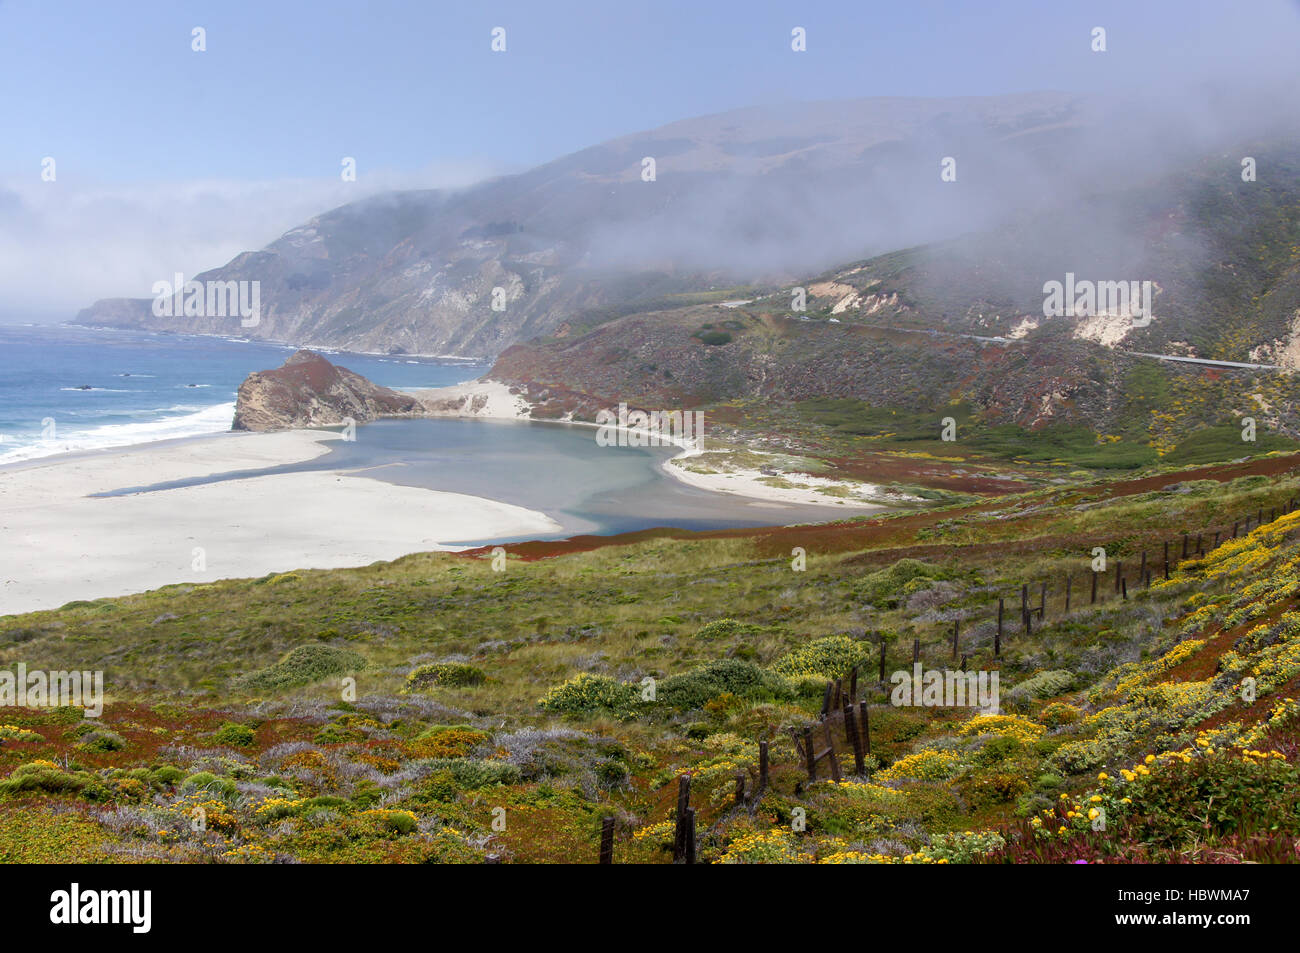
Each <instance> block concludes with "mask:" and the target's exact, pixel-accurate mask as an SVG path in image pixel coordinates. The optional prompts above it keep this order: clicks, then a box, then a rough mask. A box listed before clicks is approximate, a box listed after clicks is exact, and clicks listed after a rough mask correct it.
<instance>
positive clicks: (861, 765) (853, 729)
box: [844, 704, 867, 774]
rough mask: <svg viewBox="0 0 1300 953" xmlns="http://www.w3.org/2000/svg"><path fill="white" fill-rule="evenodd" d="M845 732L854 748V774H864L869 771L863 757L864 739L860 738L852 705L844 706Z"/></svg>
mask: <svg viewBox="0 0 1300 953" xmlns="http://www.w3.org/2000/svg"><path fill="white" fill-rule="evenodd" d="M844 731H845V733H846V734H847V735H848V736H849V744H850V745H852V746H853V773H854V774H862V773H864V772H865V771H866V770H867V764H866V761H865V760H864V759H863V757H862V739H861V738H860V737H858V724H857V719H855V718H854V717H853V706H852V705H851V704H849V705H845V706H844Z"/></svg>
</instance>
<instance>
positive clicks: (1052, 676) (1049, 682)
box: [1011, 669, 1074, 698]
mask: <svg viewBox="0 0 1300 953" xmlns="http://www.w3.org/2000/svg"><path fill="white" fill-rule="evenodd" d="M1073 687H1074V673H1073V672H1068V671H1065V670H1064V669H1058V670H1056V671H1051V672H1039V673H1037V674H1036V675H1031V676H1030V677H1029V678H1027V679H1025V680H1024V681H1023V682H1020V683H1018V684H1017V685H1016V686H1015V687H1014V688H1012V689H1011V694H1012V695H1013V696H1017V697H1021V698H1054V697H1055V696H1057V695H1060V694H1063V693H1065V692H1068V691H1069V690H1070V689H1071V688H1073Z"/></svg>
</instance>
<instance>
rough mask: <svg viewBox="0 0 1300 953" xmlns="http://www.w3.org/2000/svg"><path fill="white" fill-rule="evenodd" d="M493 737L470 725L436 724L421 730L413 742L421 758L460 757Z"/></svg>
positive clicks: (413, 748) (414, 749)
mask: <svg viewBox="0 0 1300 953" xmlns="http://www.w3.org/2000/svg"><path fill="white" fill-rule="evenodd" d="M489 737H491V736H490V735H489V734H488V733H487V732H486V731H479V730H478V729H477V728H474V727H471V726H470V725H434V726H433V727H432V728H428V729H426V730H425V731H422V732H420V734H418V735H417V736H416V737H415V740H414V741H413V742H411V744H410V748H411V750H412V752H413V753H414V754H415V755H416V757H419V758H459V757H463V756H465V755H467V754H469V753H470V752H471V751H473V750H474V749H475V748H477V747H478V746H479V745H481V744H482V743H483V742H485V741H487V740H488V738H489Z"/></svg>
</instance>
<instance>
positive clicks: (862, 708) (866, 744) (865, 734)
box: [858, 702, 871, 754]
mask: <svg viewBox="0 0 1300 953" xmlns="http://www.w3.org/2000/svg"><path fill="white" fill-rule="evenodd" d="M858 713H859V714H861V715H862V747H863V748H864V749H865V750H866V752H867V754H871V722H870V720H869V718H868V715H867V703H866V702H858Z"/></svg>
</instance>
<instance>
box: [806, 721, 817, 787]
mask: <svg viewBox="0 0 1300 953" xmlns="http://www.w3.org/2000/svg"><path fill="white" fill-rule="evenodd" d="M803 759H804V762H805V767H807V769H808V780H809V781H816V780H817V752H816V751H814V750H813V740H812V729H811V728H805V729H804V730H803Z"/></svg>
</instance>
